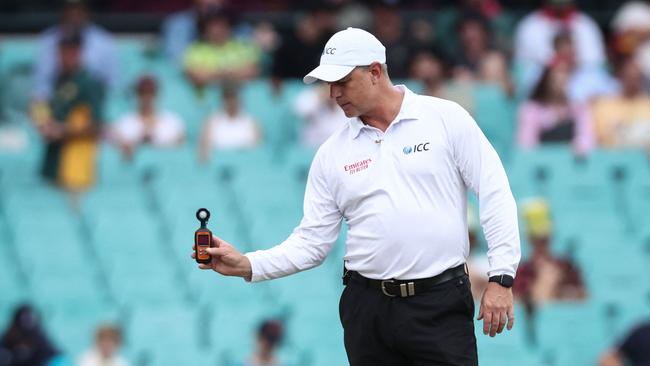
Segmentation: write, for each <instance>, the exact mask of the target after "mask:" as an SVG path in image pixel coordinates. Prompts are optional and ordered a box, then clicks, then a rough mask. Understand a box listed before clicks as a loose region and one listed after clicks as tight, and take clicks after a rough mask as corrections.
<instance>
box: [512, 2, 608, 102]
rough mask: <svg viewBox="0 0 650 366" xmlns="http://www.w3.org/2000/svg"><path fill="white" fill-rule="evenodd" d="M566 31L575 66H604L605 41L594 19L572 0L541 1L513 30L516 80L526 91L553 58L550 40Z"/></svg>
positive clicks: (551, 41)
mask: <svg viewBox="0 0 650 366" xmlns="http://www.w3.org/2000/svg"><path fill="white" fill-rule="evenodd" d="M566 30H568V31H570V33H571V37H572V38H573V40H574V42H575V45H576V56H577V63H578V64H579V65H594V66H604V65H605V62H606V59H605V44H604V40H603V36H602V33H601V32H600V28H598V25H597V24H596V22H595V21H594V20H593V19H592V18H590V17H589V16H588V15H587V14H585V13H583V12H581V11H580V10H579V9H578V8H577V6H576V5H575V2H574V1H573V0H545V1H544V5H543V6H542V8H540V9H538V10H536V11H534V12H533V13H531V14H529V15H527V16H526V17H524V19H523V20H522V21H521V22H520V23H519V24H518V26H517V29H516V31H515V49H514V52H515V63H516V64H517V67H518V68H519V69H520V70H521V74H522V75H521V77H520V80H519V83H520V85H521V87H522V89H523V90H524V92H525V93H526V92H527V91H528V90H530V88H531V86H532V85H533V84H534V83H535V80H536V79H537V77H538V76H539V75H540V69H543V68H544V66H545V65H547V64H548V63H549V62H550V61H551V59H552V58H553V54H554V52H553V39H554V37H555V36H556V35H557V34H558V33H560V32H561V31H566Z"/></svg>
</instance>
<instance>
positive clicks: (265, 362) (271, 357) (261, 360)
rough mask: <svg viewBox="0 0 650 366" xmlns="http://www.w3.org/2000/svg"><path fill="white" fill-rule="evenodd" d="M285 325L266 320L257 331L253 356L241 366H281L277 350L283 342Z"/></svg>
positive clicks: (276, 321) (277, 321)
mask: <svg viewBox="0 0 650 366" xmlns="http://www.w3.org/2000/svg"><path fill="white" fill-rule="evenodd" d="M283 336H284V325H283V324H282V322H281V321H279V320H266V321H264V322H262V324H260V326H259V328H258V329H257V342H256V345H255V351H254V352H253V354H252V355H251V356H250V357H249V358H248V359H247V360H246V361H244V363H242V365H241V366H280V365H281V364H282V363H281V362H280V361H279V360H278V357H277V356H276V354H275V353H276V349H277V347H278V345H279V344H280V343H281V342H282V338H283Z"/></svg>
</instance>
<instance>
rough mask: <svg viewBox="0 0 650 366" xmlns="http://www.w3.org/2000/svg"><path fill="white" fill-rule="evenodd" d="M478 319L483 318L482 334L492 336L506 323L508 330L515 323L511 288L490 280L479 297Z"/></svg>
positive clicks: (501, 329) (499, 331) (500, 330)
mask: <svg viewBox="0 0 650 366" xmlns="http://www.w3.org/2000/svg"><path fill="white" fill-rule="evenodd" d="M477 319H478V320H483V334H488V333H489V334H490V337H494V336H495V335H496V334H497V333H501V332H502V331H503V327H504V326H505V325H506V321H507V323H508V330H510V329H512V327H513V326H514V325H515V310H514V305H513V300H512V289H511V288H506V287H503V286H501V285H500V284H498V283H496V282H490V283H488V285H487V288H486V289H485V292H484V293H483V298H482V299H481V309H480V311H479V313H478V318H477Z"/></svg>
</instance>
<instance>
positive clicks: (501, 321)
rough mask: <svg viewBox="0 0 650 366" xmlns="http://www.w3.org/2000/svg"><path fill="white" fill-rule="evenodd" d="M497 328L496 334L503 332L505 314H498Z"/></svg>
mask: <svg viewBox="0 0 650 366" xmlns="http://www.w3.org/2000/svg"><path fill="white" fill-rule="evenodd" d="M499 314H500V315H499V328H497V334H501V332H503V328H504V327H505V326H506V313H505V312H501V313H499Z"/></svg>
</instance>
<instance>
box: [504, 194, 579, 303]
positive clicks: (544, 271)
mask: <svg viewBox="0 0 650 366" xmlns="http://www.w3.org/2000/svg"><path fill="white" fill-rule="evenodd" d="M522 211H523V219H524V223H525V226H526V231H527V234H528V241H529V243H530V244H531V245H532V249H533V251H532V254H531V255H530V257H529V258H528V260H526V261H524V262H523V263H522V264H521V265H520V266H519V268H518V269H517V282H515V285H514V287H513V289H514V294H515V297H517V298H519V299H520V300H522V301H523V302H525V303H527V304H529V305H531V307H532V308H536V307H538V306H540V305H542V304H544V303H547V302H552V301H557V300H580V299H584V298H585V297H586V295H587V293H586V290H585V287H584V284H583V281H582V276H581V274H580V270H579V269H578V267H577V266H576V265H575V264H574V263H573V262H572V261H571V260H570V259H569V258H561V257H557V256H555V255H554V254H553V253H552V252H551V248H550V246H551V240H552V235H553V226H552V222H551V216H550V215H551V214H550V207H549V205H548V202H547V201H546V200H544V199H542V198H530V199H528V200H527V201H526V202H524V203H523V205H522Z"/></svg>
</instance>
